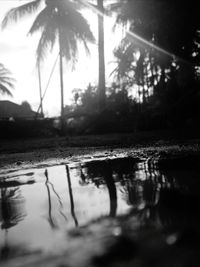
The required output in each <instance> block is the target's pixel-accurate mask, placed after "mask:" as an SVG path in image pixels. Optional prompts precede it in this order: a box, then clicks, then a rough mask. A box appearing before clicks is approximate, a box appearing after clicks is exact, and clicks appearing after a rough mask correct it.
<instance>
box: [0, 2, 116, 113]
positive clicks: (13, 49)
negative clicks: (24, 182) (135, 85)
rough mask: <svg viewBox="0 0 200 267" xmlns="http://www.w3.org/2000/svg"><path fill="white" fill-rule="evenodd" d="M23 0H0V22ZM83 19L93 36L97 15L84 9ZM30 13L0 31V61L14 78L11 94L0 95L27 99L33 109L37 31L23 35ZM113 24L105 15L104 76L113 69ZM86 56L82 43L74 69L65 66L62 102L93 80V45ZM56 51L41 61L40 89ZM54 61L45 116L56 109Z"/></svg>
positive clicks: (95, 61)
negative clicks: (85, 18)
mask: <svg viewBox="0 0 200 267" xmlns="http://www.w3.org/2000/svg"><path fill="white" fill-rule="evenodd" d="M24 2H25V1H24V0H21V1H19V0H9V1H8V0H0V22H1V21H2V19H3V17H4V15H5V13H6V12H7V11H8V10H9V9H10V8H12V7H15V6H18V5H21V4H23V3H24ZM87 19H88V21H89V23H90V24H91V29H92V31H93V32H94V35H95V37H96V39H97V15H96V14H94V13H93V12H92V11H87ZM33 21H34V15H33V16H29V17H27V18H25V19H22V20H20V21H19V22H18V23H17V24H15V23H13V24H11V25H10V26H9V27H7V28H6V29H5V30H3V31H0V62H1V63H3V64H4V65H5V67H7V68H8V69H9V70H11V72H12V74H13V77H14V78H15V79H16V86H15V90H14V91H13V96H14V97H13V98H8V97H2V96H0V98H1V99H2V98H3V99H9V100H11V101H13V102H16V103H19V104H21V102H22V101H24V100H26V101H28V102H29V103H30V104H31V106H32V108H33V109H34V110H37V108H38V106H39V84H38V75H37V69H36V67H35V66H36V57H35V51H36V48H37V42H38V38H39V34H36V35H33V36H27V33H28V30H29V29H30V26H31V24H32V22H33ZM113 24H114V19H113V18H105V60H106V64H105V65H106V76H107V77H108V76H109V74H110V73H111V71H112V70H113V68H114V66H113V64H110V63H109V62H111V61H113V53H112V51H113V49H114V48H115V47H116V46H117V44H118V43H119V41H120V38H121V31H120V30H119V31H118V32H115V34H114V33H113V31H112V27H113ZM90 52H91V55H90V57H87V56H86V55H85V53H84V48H83V47H82V48H81V49H80V52H79V60H78V62H77V64H76V68H75V70H74V71H73V72H72V71H71V67H70V66H68V67H67V66H66V67H65V76H64V94H65V95H64V98H65V104H69V103H70V102H71V99H72V94H71V91H72V89H73V88H86V87H87V85H88V84H89V83H92V84H93V83H97V79H98V50H97V45H96V44H93V45H90ZM57 54H58V48H57V47H56V46H55V49H54V50H53V51H52V52H50V53H49V54H48V55H47V58H46V60H45V61H44V62H43V64H42V69H41V76H42V77H41V78H42V87H43V90H44V89H45V87H46V84H47V81H48V79H49V76H50V72H51V69H52V67H53V64H54V62H55V59H56V57H57ZM58 73H59V72H58V64H57V66H56V69H55V72H54V74H53V76H52V80H51V82H50V85H49V88H48V90H47V94H46V96H45V99H44V103H43V105H44V112H45V115H47V116H55V115H59V113H60V83H59V76H58Z"/></svg>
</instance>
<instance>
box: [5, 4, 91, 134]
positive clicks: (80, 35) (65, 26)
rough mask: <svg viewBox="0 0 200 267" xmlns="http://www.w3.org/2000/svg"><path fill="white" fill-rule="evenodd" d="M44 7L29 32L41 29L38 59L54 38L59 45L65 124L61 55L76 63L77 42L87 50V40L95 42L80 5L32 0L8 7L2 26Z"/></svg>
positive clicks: (62, 121) (52, 43) (49, 47)
mask: <svg viewBox="0 0 200 267" xmlns="http://www.w3.org/2000/svg"><path fill="white" fill-rule="evenodd" d="M42 3H43V4H45V6H44V8H43V9H42V11H40V13H39V14H38V15H37V17H36V19H35V21H34V22H33V25H32V27H31V29H30V31H29V33H30V34H33V33H35V32H37V31H41V37H40V40H39V44H38V47H37V62H39V61H40V60H43V59H44V58H45V56H46V52H47V50H49V49H50V50H51V49H52V48H53V47H54V44H55V43H56V41H58V45H59V59H60V87H61V124H62V129H63V126H64V82H63V58H65V59H66V60H67V61H72V62H73V65H74V64H75V62H76V55H77V52H78V42H79V41H81V42H82V43H83V44H84V47H85V49H86V52H88V53H89V49H88V46H87V42H88V41H89V42H94V37H93V34H92V32H91V30H90V27H89V24H88V23H87V21H86V19H85V18H84V17H83V16H82V14H81V13H80V12H79V5H78V3H76V1H72V0H53V1H52V0H34V1H31V2H29V3H26V4H24V5H22V6H20V7H17V8H13V9H11V10H10V11H9V12H8V13H7V14H6V16H5V18H4V20H3V22H2V26H3V27H5V26H6V25H7V24H8V22H10V21H17V20H18V19H19V18H21V17H22V16H24V15H26V14H30V13H32V12H35V11H36V10H38V9H39V7H40V6H41V4H42Z"/></svg>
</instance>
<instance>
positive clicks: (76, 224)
mask: <svg viewBox="0 0 200 267" xmlns="http://www.w3.org/2000/svg"><path fill="white" fill-rule="evenodd" d="M66 172H67V181H68V189H69V197H70V203H71V214H72V217H73V219H74V223H75V226H78V221H77V218H76V215H75V211H74V199H73V192H72V185H71V179H70V173H69V167H68V165H66Z"/></svg>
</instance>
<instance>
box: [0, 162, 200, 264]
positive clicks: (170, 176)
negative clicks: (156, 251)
mask: <svg viewBox="0 0 200 267" xmlns="http://www.w3.org/2000/svg"><path fill="white" fill-rule="evenodd" d="M199 185H200V180H199V172H198V170H197V169H194V170H192V169H191V168H188V169H187V168H184V170H182V169H181V168H170V169H167V168H164V169H161V168H160V169H159V168H158V167H155V166H152V165H151V166H150V165H149V164H148V161H145V160H144V161H140V160H138V159H133V158H121V159H119V158H116V159H108V160H95V161H88V162H82V163H78V162H75V163H74V164H70V165H69V166H68V165H61V166H54V167H48V168H41V169H37V170H36V169H30V170H25V171H16V172H9V170H8V172H7V173H3V174H0V226H1V229H0V261H4V260H6V259H10V258H12V257H15V256H21V255H25V254H27V253H51V254H52V253H61V252H62V251H64V250H66V248H67V246H68V245H69V244H68V240H67V232H68V231H71V230H73V229H76V228H79V227H81V226H85V225H88V224H89V223H90V222H91V221H94V220H96V219H99V218H102V217H106V216H108V217H116V218H118V217H121V216H122V217H123V216H129V217H133V216H134V217H135V218H136V219H137V221H138V224H140V225H141V226H144V225H145V226H149V225H154V227H156V228H159V229H162V230H163V231H168V230H169V229H170V230H171V231H173V232H178V231H180V229H182V228H184V229H185V228H190V229H191V228H194V229H195V231H196V229H198V225H199V223H200V219H199V217H200V216H199V207H198V205H199V204H198V203H199V200H200V190H199ZM167 242H168V243H169V244H170V243H173V242H174V239H173V235H172V237H171V236H169V238H168V239H167Z"/></svg>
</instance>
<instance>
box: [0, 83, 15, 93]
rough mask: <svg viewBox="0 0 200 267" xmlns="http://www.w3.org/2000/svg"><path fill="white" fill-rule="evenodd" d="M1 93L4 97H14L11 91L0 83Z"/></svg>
mask: <svg viewBox="0 0 200 267" xmlns="http://www.w3.org/2000/svg"><path fill="white" fill-rule="evenodd" d="M0 92H1V94H2V95H8V96H13V95H12V93H11V92H10V90H9V89H8V88H7V87H6V86H5V85H3V84H1V83H0Z"/></svg>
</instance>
